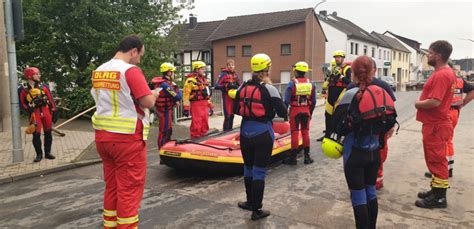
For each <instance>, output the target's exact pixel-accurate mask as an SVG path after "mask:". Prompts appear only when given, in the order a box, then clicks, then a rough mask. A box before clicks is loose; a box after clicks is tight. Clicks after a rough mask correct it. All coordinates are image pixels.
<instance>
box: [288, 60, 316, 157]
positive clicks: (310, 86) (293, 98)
mask: <svg viewBox="0 0 474 229" xmlns="http://www.w3.org/2000/svg"><path fill="white" fill-rule="evenodd" d="M309 70H310V69H309V67H308V64H307V63H306V62H304V61H300V62H298V63H296V64H295V65H294V66H293V72H294V74H295V79H293V80H292V81H290V82H289V83H288V87H287V88H286V92H285V105H286V106H287V107H290V130H291V152H290V156H289V157H288V158H287V159H286V160H285V161H283V162H284V163H285V164H289V165H296V164H297V160H296V156H297V154H298V147H299V132H300V131H301V135H302V137H303V149H304V163H305V164H311V163H313V162H314V161H313V159H311V157H310V156H309V145H310V144H309V122H310V120H311V116H312V115H313V111H314V108H315V106H316V85H315V84H314V83H311V80H310V79H308V78H306V77H305V74H306V73H307V72H308V71H309Z"/></svg>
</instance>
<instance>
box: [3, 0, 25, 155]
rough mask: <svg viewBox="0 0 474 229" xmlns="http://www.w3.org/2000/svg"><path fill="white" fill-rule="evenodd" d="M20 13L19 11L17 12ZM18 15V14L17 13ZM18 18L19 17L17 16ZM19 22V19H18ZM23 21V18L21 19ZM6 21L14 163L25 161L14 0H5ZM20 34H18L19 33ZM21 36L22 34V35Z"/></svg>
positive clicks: (18, 2)
mask: <svg viewBox="0 0 474 229" xmlns="http://www.w3.org/2000/svg"><path fill="white" fill-rule="evenodd" d="M14 1H16V2H15V4H17V5H16V7H15V9H18V4H20V5H19V6H20V7H19V9H21V0H14ZM16 13H18V11H17V12H16ZM17 16H18V15H17ZM17 18H18V17H17ZM17 22H18V21H17ZM21 22H22V20H21ZM5 23H6V32H7V33H6V39H7V51H8V75H9V79H10V105H11V119H12V141H13V149H12V158H13V163H15V162H21V161H23V148H22V144H21V126H20V106H19V103H18V93H17V90H18V89H17V88H18V75H17V71H16V67H17V66H16V48H15V36H14V30H15V27H14V25H13V23H14V22H13V3H12V0H5ZM21 24H22V23H21ZM17 36H18V34H17ZM20 37H21V35H20Z"/></svg>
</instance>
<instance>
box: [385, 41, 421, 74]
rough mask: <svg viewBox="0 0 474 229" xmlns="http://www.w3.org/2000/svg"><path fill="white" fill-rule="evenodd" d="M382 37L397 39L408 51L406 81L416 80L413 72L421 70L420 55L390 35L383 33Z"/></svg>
mask: <svg viewBox="0 0 474 229" xmlns="http://www.w3.org/2000/svg"><path fill="white" fill-rule="evenodd" d="M384 35H385V36H389V37H392V38H395V39H397V40H398V41H399V42H400V43H401V44H402V45H403V46H405V48H407V49H408V50H409V51H410V73H409V79H408V80H409V81H415V80H417V78H418V77H417V75H416V74H417V73H416V72H414V70H416V69H418V70H417V71H420V72H421V69H422V67H423V66H422V64H421V55H418V52H417V51H416V50H415V49H414V48H412V47H410V46H408V45H407V44H405V43H403V41H401V40H399V39H398V38H396V37H395V36H393V35H392V34H390V33H385V34H384ZM397 57H398V56H397Z"/></svg>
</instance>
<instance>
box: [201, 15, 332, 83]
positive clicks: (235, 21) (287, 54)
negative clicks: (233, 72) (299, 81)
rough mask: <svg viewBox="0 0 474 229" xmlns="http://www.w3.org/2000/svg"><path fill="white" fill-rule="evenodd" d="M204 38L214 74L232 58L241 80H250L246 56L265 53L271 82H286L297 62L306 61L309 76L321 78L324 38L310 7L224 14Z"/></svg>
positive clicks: (316, 79)
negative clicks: (269, 62)
mask: <svg viewBox="0 0 474 229" xmlns="http://www.w3.org/2000/svg"><path fill="white" fill-rule="evenodd" d="M207 40H208V41H210V42H212V48H213V64H214V66H215V68H214V73H215V74H218V73H219V67H225V62H226V60H227V59H234V61H235V63H236V69H237V71H238V72H239V74H240V75H241V76H242V79H243V80H246V79H250V77H251V69H250V58H251V57H252V56H253V55H254V54H257V53H266V54H267V55H269V56H270V57H271V58H272V72H271V79H272V81H273V82H275V83H287V82H289V81H290V79H291V70H292V65H293V64H295V63H296V62H298V61H306V62H308V64H309V65H310V68H312V69H313V71H311V72H309V73H308V76H309V77H310V78H311V79H313V80H315V81H318V82H321V81H323V78H324V77H323V72H322V66H323V64H324V52H325V42H326V37H325V34H324V32H323V30H322V28H321V26H320V23H319V21H318V19H317V18H316V16H315V14H314V11H313V10H312V8H307V9H298V10H289V11H280V12H272V13H265V14H254V15H244V16H236V17H228V18H227V19H226V20H224V22H223V23H222V24H221V25H220V26H219V27H218V28H217V29H216V30H215V31H214V33H213V34H212V35H211V36H210V37H209V38H208V39H207Z"/></svg>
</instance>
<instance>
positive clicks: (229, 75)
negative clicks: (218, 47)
mask: <svg viewBox="0 0 474 229" xmlns="http://www.w3.org/2000/svg"><path fill="white" fill-rule="evenodd" d="M222 72H223V73H224V74H225V75H224V78H223V79H222V82H221V83H222V86H224V88H225V89H226V90H229V89H237V88H239V78H238V76H237V73H236V72H231V71H229V70H228V69H227V68H222Z"/></svg>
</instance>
